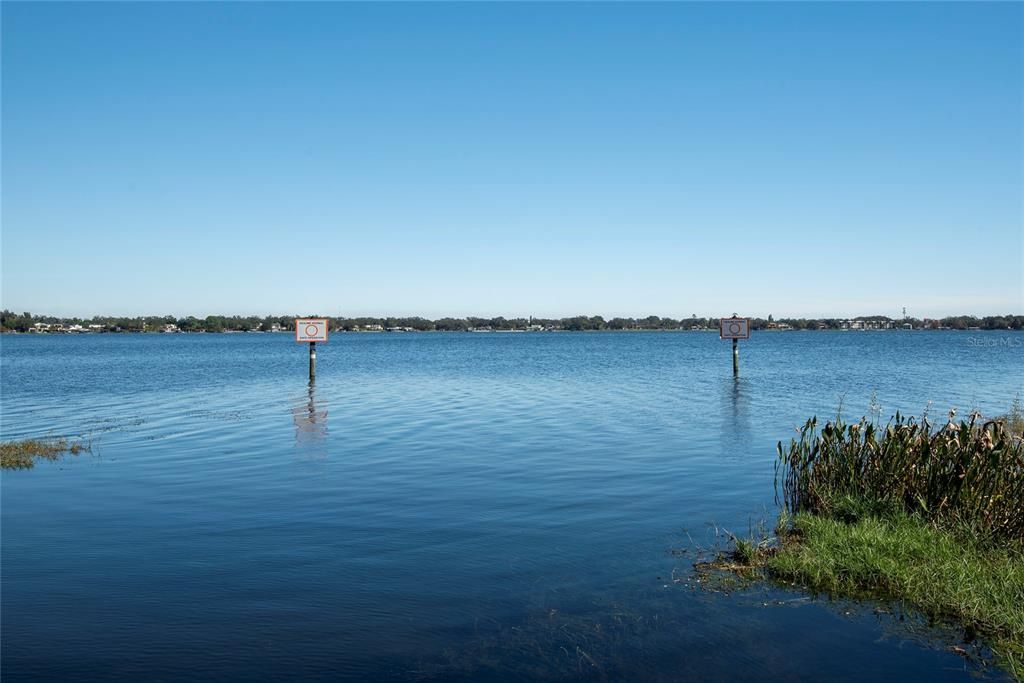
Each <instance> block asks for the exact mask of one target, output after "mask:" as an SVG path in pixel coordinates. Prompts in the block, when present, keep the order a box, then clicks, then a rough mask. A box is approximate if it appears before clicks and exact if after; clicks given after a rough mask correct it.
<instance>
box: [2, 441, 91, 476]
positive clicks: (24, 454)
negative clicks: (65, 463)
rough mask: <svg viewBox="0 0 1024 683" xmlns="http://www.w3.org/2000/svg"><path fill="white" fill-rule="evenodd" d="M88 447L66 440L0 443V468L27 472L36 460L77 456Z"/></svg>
mask: <svg viewBox="0 0 1024 683" xmlns="http://www.w3.org/2000/svg"><path fill="white" fill-rule="evenodd" d="M87 450H89V446H88V445H86V444H83V443H81V442H77V441H74V442H72V441H68V440H67V439H24V440H22V441H4V442H3V443H0V467H2V468H3V469H5V470H27V469H31V468H33V467H35V464H36V460H40V459H42V460H51V461H52V460H58V459H59V458H60V457H61V456H63V455H64V454H65V453H69V454H71V455H78V454H79V453H82V452H83V451H87Z"/></svg>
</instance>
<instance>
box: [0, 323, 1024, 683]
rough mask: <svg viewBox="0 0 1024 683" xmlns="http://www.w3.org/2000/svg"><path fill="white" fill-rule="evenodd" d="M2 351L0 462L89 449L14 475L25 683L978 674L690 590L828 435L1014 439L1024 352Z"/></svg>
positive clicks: (895, 643) (768, 606)
mask: <svg viewBox="0 0 1024 683" xmlns="http://www.w3.org/2000/svg"><path fill="white" fill-rule="evenodd" d="M0 343H2V350H0V359H2V361H0V362H2V366H0V370H2V373H0V380H2V413H0V418H2V423H0V424H2V432H3V438H4V439H15V438H22V437H39V436H47V435H51V436H69V437H83V438H85V439H87V440H88V441H90V442H91V444H92V451H91V453H86V454H82V455H79V456H77V457H68V458H65V459H63V460H61V461H59V462H56V463H49V462H42V463H39V464H38V465H37V466H36V467H35V468H34V469H32V470H27V471H5V472H4V473H3V479H2V522H3V527H2V534H3V536H2V540H3V547H2V597H3V602H2V628H3V638H2V653H0V654H2V660H3V675H4V679H5V681H16V680H30V679H43V678H49V679H75V680H101V679H105V680H167V681H171V680H175V681H176V680H200V679H201V680H257V679H264V680H266V679H284V678H301V679H308V680H359V681H375V680H379V681H385V680H387V681H390V680H418V681H423V680H428V681H429V680H461V681H519V680H627V679H628V680H652V681H654V680H666V681H668V680H702V681H703V680H722V681H731V680H744V679H747V680H750V679H759V680H766V679H779V680H781V679H785V680H788V681H799V680H806V681H818V680H851V681H852V680H864V679H868V678H884V679H910V680H929V681H953V680H956V681H964V680H974V679H975V678H976V675H977V672H976V671H974V670H973V669H972V667H971V666H970V665H969V664H967V663H966V662H965V660H964V659H962V658H961V657H960V656H958V655H956V654H955V653H953V652H951V651H950V650H949V645H950V644H951V643H953V642H954V641H952V640H950V638H953V637H955V633H950V632H947V630H946V629H944V628H942V627H939V628H936V629H931V628H927V627H926V625H924V624H922V623H920V620H919V619H916V618H915V616H914V615H913V614H912V613H911V614H906V615H901V614H899V613H898V611H896V612H893V611H892V609H893V606H891V605H889V606H887V605H879V604H860V605H858V604H852V603H844V602H840V601H830V600H829V599H828V598H827V597H825V596H819V597H812V596H808V595H807V594H805V593H802V592H799V591H795V590H787V589H783V588H775V587H767V586H759V587H753V588H749V589H746V590H740V591H737V592H734V593H721V592H713V591H709V590H706V589H705V588H704V587H702V585H700V584H699V583H697V581H696V578H695V577H694V575H693V571H692V564H693V562H694V560H695V552H696V550H697V549H698V548H705V549H709V548H711V547H713V546H714V544H715V543H716V539H718V541H720V539H721V530H723V529H726V530H729V531H733V532H739V533H746V532H747V531H748V529H749V528H750V527H751V525H756V524H757V522H758V521H759V520H762V519H764V520H766V521H767V522H768V523H769V525H770V524H771V523H772V522H774V519H775V516H776V514H777V507H776V504H775V500H774V489H773V477H774V470H773V464H774V458H775V444H776V442H777V441H779V440H780V439H781V440H788V439H789V438H790V437H791V436H792V435H794V433H795V432H794V428H795V427H796V426H798V425H800V424H802V423H803V422H804V421H805V420H806V419H807V418H808V417H810V416H811V415H815V414H816V415H818V416H820V417H826V416H832V415H835V413H836V411H837V410H838V408H839V406H840V403H841V404H842V410H843V414H844V415H845V416H847V417H859V416H861V415H867V416H868V417H871V416H872V413H871V412H870V410H871V409H870V405H872V396H873V395H874V397H875V403H876V404H880V405H881V416H882V419H883V420H884V419H886V418H888V416H889V415H891V414H892V413H893V412H894V411H896V410H900V411H903V412H906V413H911V414H915V415H920V414H921V412H922V410H925V409H928V410H929V411H930V415H931V417H932V418H933V420H935V421H944V420H945V415H946V412H947V410H948V409H949V408H950V407H956V408H958V410H959V414H960V415H965V414H966V413H968V412H969V411H970V410H972V409H977V410H979V411H981V412H982V413H983V414H985V415H994V414H1000V413H1005V412H1006V411H1007V410H1008V409H1009V407H1010V403H1011V401H1012V400H1013V398H1014V395H1015V394H1016V393H1018V392H1021V390H1022V385H1024V381H1022V380H1024V373H1022V368H1024V363H1022V362H1021V361H1022V356H1024V333H1019V332H941V331H938V332H931V331H928V332H918V331H914V332H908V331H890V332H783V333H771V332H764V333H758V332H754V335H753V337H752V338H751V339H750V340H749V341H746V342H741V373H740V377H739V378H738V379H734V377H733V375H732V367H731V356H730V353H731V350H730V347H729V344H728V343H727V342H723V341H720V340H719V339H718V337H717V335H716V334H714V333H698V332H676V333H672V332H666V333H655V332H651V333H642V332H636V333H530V334H509V333H490V334H471V333H462V334H459V333H451V334H448V333H428V334H399V333H394V334H336V335H333V336H332V337H331V340H330V342H329V343H327V344H321V345H319V346H318V366H317V380H316V384H315V386H313V387H310V386H309V385H308V382H307V377H306V372H307V353H306V348H305V347H304V345H300V344H296V343H295V342H294V341H293V338H292V337H291V336H290V335H287V334H220V335H213V334H206V335H203V334H199V335H83V336H29V335H20V336H12V335H5V336H4V337H3V339H2V342H0ZM716 530H717V531H716ZM901 617H902V618H903V621H901ZM987 675H988V676H991V677H993V678H997V679H998V678H1000V677H1001V674H1000V673H999V672H988V674H987Z"/></svg>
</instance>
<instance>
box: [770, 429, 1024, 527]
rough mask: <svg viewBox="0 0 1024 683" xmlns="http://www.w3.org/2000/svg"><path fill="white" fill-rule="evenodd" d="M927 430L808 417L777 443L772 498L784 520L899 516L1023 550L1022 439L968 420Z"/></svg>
mask: <svg viewBox="0 0 1024 683" xmlns="http://www.w3.org/2000/svg"><path fill="white" fill-rule="evenodd" d="M955 417H956V411H955V410H953V411H950V414H949V421H948V422H947V423H946V425H944V426H943V427H942V428H940V429H937V430H934V429H933V428H932V425H931V423H930V422H929V420H928V418H927V417H925V418H922V419H921V420H920V421H918V420H916V419H915V418H913V417H905V416H903V415H901V414H900V413H896V415H895V416H894V417H893V418H892V419H891V420H890V421H889V423H888V424H887V425H885V427H884V428H881V427H879V426H878V425H876V424H875V423H873V422H871V421H869V420H866V419H861V420H860V421H859V422H856V423H853V424H847V423H844V422H843V420H842V418H841V417H837V418H836V419H835V420H834V421H829V422H826V423H825V425H824V426H823V427H822V428H821V429H820V430H819V429H818V421H817V418H814V417H812V418H811V419H810V420H808V421H807V422H806V423H805V424H804V426H803V427H801V428H800V430H799V432H800V433H799V438H797V439H792V440H791V441H790V444H789V445H788V447H786V446H784V445H783V443H782V442H781V441H780V442H779V443H778V460H777V462H776V479H775V481H776V493H777V494H778V491H779V490H780V489H781V492H782V497H783V501H782V502H783V504H784V507H785V509H786V510H787V511H789V512H790V513H793V514H796V513H799V512H811V513H814V514H820V515H825V516H829V517H834V518H837V519H840V520H843V521H850V522H852V521H856V520H857V519H859V518H862V517H864V516H867V515H885V514H888V513H892V512H905V513H908V514H912V515H916V516H919V517H921V518H923V519H925V520H926V521H929V522H932V523H936V524H939V525H942V526H946V527H948V528H952V529H961V530H966V531H969V532H970V534H971V535H972V536H975V537H977V538H979V539H981V540H986V541H997V542H998V541H1014V542H1017V543H1020V542H1022V541H1024V433H1022V432H1021V431H1020V427H1019V422H1016V423H1015V421H1014V420H1010V419H996V420H987V421H985V420H983V419H982V417H981V416H980V415H979V414H978V413H976V412H975V413H972V414H971V415H970V416H969V417H968V418H967V419H966V420H963V419H962V420H960V421H959V422H956V421H955Z"/></svg>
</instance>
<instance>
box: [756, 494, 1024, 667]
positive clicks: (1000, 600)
mask: <svg viewBox="0 0 1024 683" xmlns="http://www.w3.org/2000/svg"><path fill="white" fill-rule="evenodd" d="M780 541H781V543H780V545H779V546H777V547H775V548H773V549H767V548H754V547H752V546H749V545H748V546H747V548H746V549H745V552H744V554H743V559H744V560H745V562H746V564H747V565H748V566H759V567H760V568H762V569H763V570H764V571H766V572H767V573H768V574H769V575H770V576H772V577H774V578H777V579H780V580H784V581H788V582H795V583H797V584H799V585H802V586H805V587H807V588H810V589H812V590H814V591H822V592H827V593H830V594H834V595H844V596H850V597H878V598H885V599H896V600H899V601H902V602H904V603H906V604H909V605H911V606H913V607H915V608H917V609H919V610H920V611H922V612H924V613H925V614H927V615H929V616H931V617H936V618H945V619H951V620H954V621H956V622H958V623H960V624H961V625H962V626H963V627H964V629H965V632H966V633H967V634H969V635H972V636H973V635H974V634H978V635H981V636H984V638H985V640H986V641H987V643H988V644H989V645H990V647H991V648H992V650H993V651H994V652H995V654H996V656H997V658H998V660H999V661H1000V662H1002V663H1003V664H1004V665H1005V666H1006V667H1007V668H1008V669H1009V670H1010V671H1011V673H1013V674H1014V675H1015V676H1016V677H1018V678H1021V677H1024V668H1022V667H1024V553H1022V552H1021V548H1020V546H1016V547H1015V546H1007V547H992V546H988V545H984V544H978V543H974V542H972V541H971V540H970V539H968V538H965V537H964V536H961V535H958V534H955V533H952V532H950V531H947V530H944V529H941V528H938V527H936V526H935V525H933V524H929V523H927V522H925V521H923V520H922V519H920V518H919V517H915V516H912V515H906V514H892V515H888V516H886V517H878V516H874V515H869V516H866V517H863V518H860V519H856V520H838V519H834V518H831V517H825V516H821V515H814V514H810V513H806V512H805V513H800V514H798V515H796V517H794V518H793V519H792V520H791V522H790V523H789V524H787V525H786V526H785V527H784V528H783V529H782V530H781V531H780Z"/></svg>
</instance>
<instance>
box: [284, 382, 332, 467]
mask: <svg viewBox="0 0 1024 683" xmlns="http://www.w3.org/2000/svg"><path fill="white" fill-rule="evenodd" d="M292 420H293V421H294V423H295V450H296V453H297V454H298V455H299V456H300V457H302V458H304V459H308V460H323V459H326V458H327V435H328V431H327V402H326V401H325V400H324V399H323V398H322V397H321V398H317V395H316V383H315V382H314V381H313V380H310V381H309V384H308V386H307V389H306V393H305V394H303V395H302V397H301V398H300V399H299V400H298V401H297V402H296V404H295V405H294V406H293V407H292Z"/></svg>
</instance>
